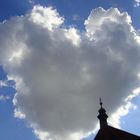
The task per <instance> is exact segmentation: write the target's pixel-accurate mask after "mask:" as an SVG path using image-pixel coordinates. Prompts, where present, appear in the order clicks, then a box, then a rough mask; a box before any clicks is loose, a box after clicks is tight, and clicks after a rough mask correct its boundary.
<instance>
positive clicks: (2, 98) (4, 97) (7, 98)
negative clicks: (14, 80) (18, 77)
mask: <svg viewBox="0 0 140 140" xmlns="http://www.w3.org/2000/svg"><path fill="white" fill-rule="evenodd" d="M9 99H10V97H9V96H4V95H0V101H6V100H9Z"/></svg>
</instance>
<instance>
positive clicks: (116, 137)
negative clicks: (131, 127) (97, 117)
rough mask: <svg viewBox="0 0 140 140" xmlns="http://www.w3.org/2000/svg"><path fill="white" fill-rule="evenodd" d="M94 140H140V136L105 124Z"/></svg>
mask: <svg viewBox="0 0 140 140" xmlns="http://www.w3.org/2000/svg"><path fill="white" fill-rule="evenodd" d="M94 140H140V137H139V136H136V135H134V134H131V133H128V132H125V131H123V130H120V129H117V128H114V127H111V126H105V127H103V128H101V129H100V130H99V131H98V133H97V135H96V137H95V138H94Z"/></svg>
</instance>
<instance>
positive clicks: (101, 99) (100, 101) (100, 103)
mask: <svg viewBox="0 0 140 140" xmlns="http://www.w3.org/2000/svg"><path fill="white" fill-rule="evenodd" d="M102 105H103V103H102V99H101V97H100V106H101V107H102Z"/></svg>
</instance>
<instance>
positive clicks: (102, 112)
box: [97, 98, 108, 128]
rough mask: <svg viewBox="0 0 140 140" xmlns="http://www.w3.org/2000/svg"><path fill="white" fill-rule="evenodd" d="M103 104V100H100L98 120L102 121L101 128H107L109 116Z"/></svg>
mask: <svg viewBox="0 0 140 140" xmlns="http://www.w3.org/2000/svg"><path fill="white" fill-rule="evenodd" d="M102 105H103V103H102V100H101V98H100V106H101V108H100V109H99V111H98V112H99V115H98V116H97V117H98V119H99V120H100V128H103V127H105V126H107V125H108V124H107V118H108V116H107V114H106V110H105V109H104V108H103V107H102Z"/></svg>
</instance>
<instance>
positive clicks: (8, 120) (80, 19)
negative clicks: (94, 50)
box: [0, 0, 140, 140]
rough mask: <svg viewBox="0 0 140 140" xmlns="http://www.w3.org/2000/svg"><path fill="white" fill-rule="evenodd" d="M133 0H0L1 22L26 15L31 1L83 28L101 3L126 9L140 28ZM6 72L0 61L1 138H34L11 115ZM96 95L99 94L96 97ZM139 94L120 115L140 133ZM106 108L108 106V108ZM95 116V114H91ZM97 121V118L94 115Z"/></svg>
mask: <svg viewBox="0 0 140 140" xmlns="http://www.w3.org/2000/svg"><path fill="white" fill-rule="evenodd" d="M135 4H136V2H135V1H133V0H127V2H126V1H125V2H124V1H122V0H96V1H93V0H86V1H85V0H59V1H58V0H34V1H28V0H22V1H21V0H14V1H10V0H1V1H0V22H3V21H5V20H7V21H9V20H10V19H11V18H12V17H16V16H21V15H25V14H26V13H28V12H29V11H30V10H31V9H32V8H33V7H34V5H41V6H44V7H48V6H52V7H54V8H55V9H57V11H58V13H59V14H60V16H62V17H64V18H65V21H64V24H65V26H66V27H69V26H73V27H75V28H77V29H78V30H80V31H81V32H82V31H85V28H84V21H85V19H87V18H88V16H89V14H90V12H91V10H92V9H96V8H98V7H103V8H104V9H105V10H107V9H109V8H111V7H113V8H118V9H119V10H120V11H121V12H127V13H128V14H129V15H130V16H131V18H132V25H133V27H134V28H135V29H136V30H139V29H140V21H139V16H140V6H138V5H137V6H134V5H135ZM7 75H8V73H7V72H6V71H5V70H4V68H3V66H2V64H1V65H0V81H4V82H6V84H1V85H0V96H1V95H2V96H4V97H8V98H5V99H1V100H0V130H1V136H0V137H1V139H3V140H9V139H10V140H19V139H20V140H25V139H26V140H36V139H37V137H36V136H35V135H34V133H33V129H32V128H30V125H29V123H28V122H27V121H26V120H24V119H21V120H20V119H18V118H15V117H14V109H15V106H14V105H13V98H14V96H15V93H16V89H15V88H14V87H15V84H16V83H15V82H14V81H12V80H8V77H7ZM97 98H98V97H97ZM139 101H140V97H139V96H138V97H136V98H134V99H133V100H132V103H134V104H135V105H136V106H137V107H136V109H130V110H129V114H128V115H126V116H123V117H122V118H121V119H120V122H121V125H120V126H121V128H122V129H124V130H126V131H129V132H132V133H135V134H137V135H140V132H139V131H138V130H140V125H138V123H140V119H139V116H140V112H139V107H140V103H139ZM109 112H111V111H110V109H109ZM94 116H95V118H93V119H94V120H95V119H96V116H97V114H94ZM96 121H98V120H97V119H96ZM93 137H94V135H93V136H92V135H91V136H89V137H87V138H86V140H90V139H93Z"/></svg>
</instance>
